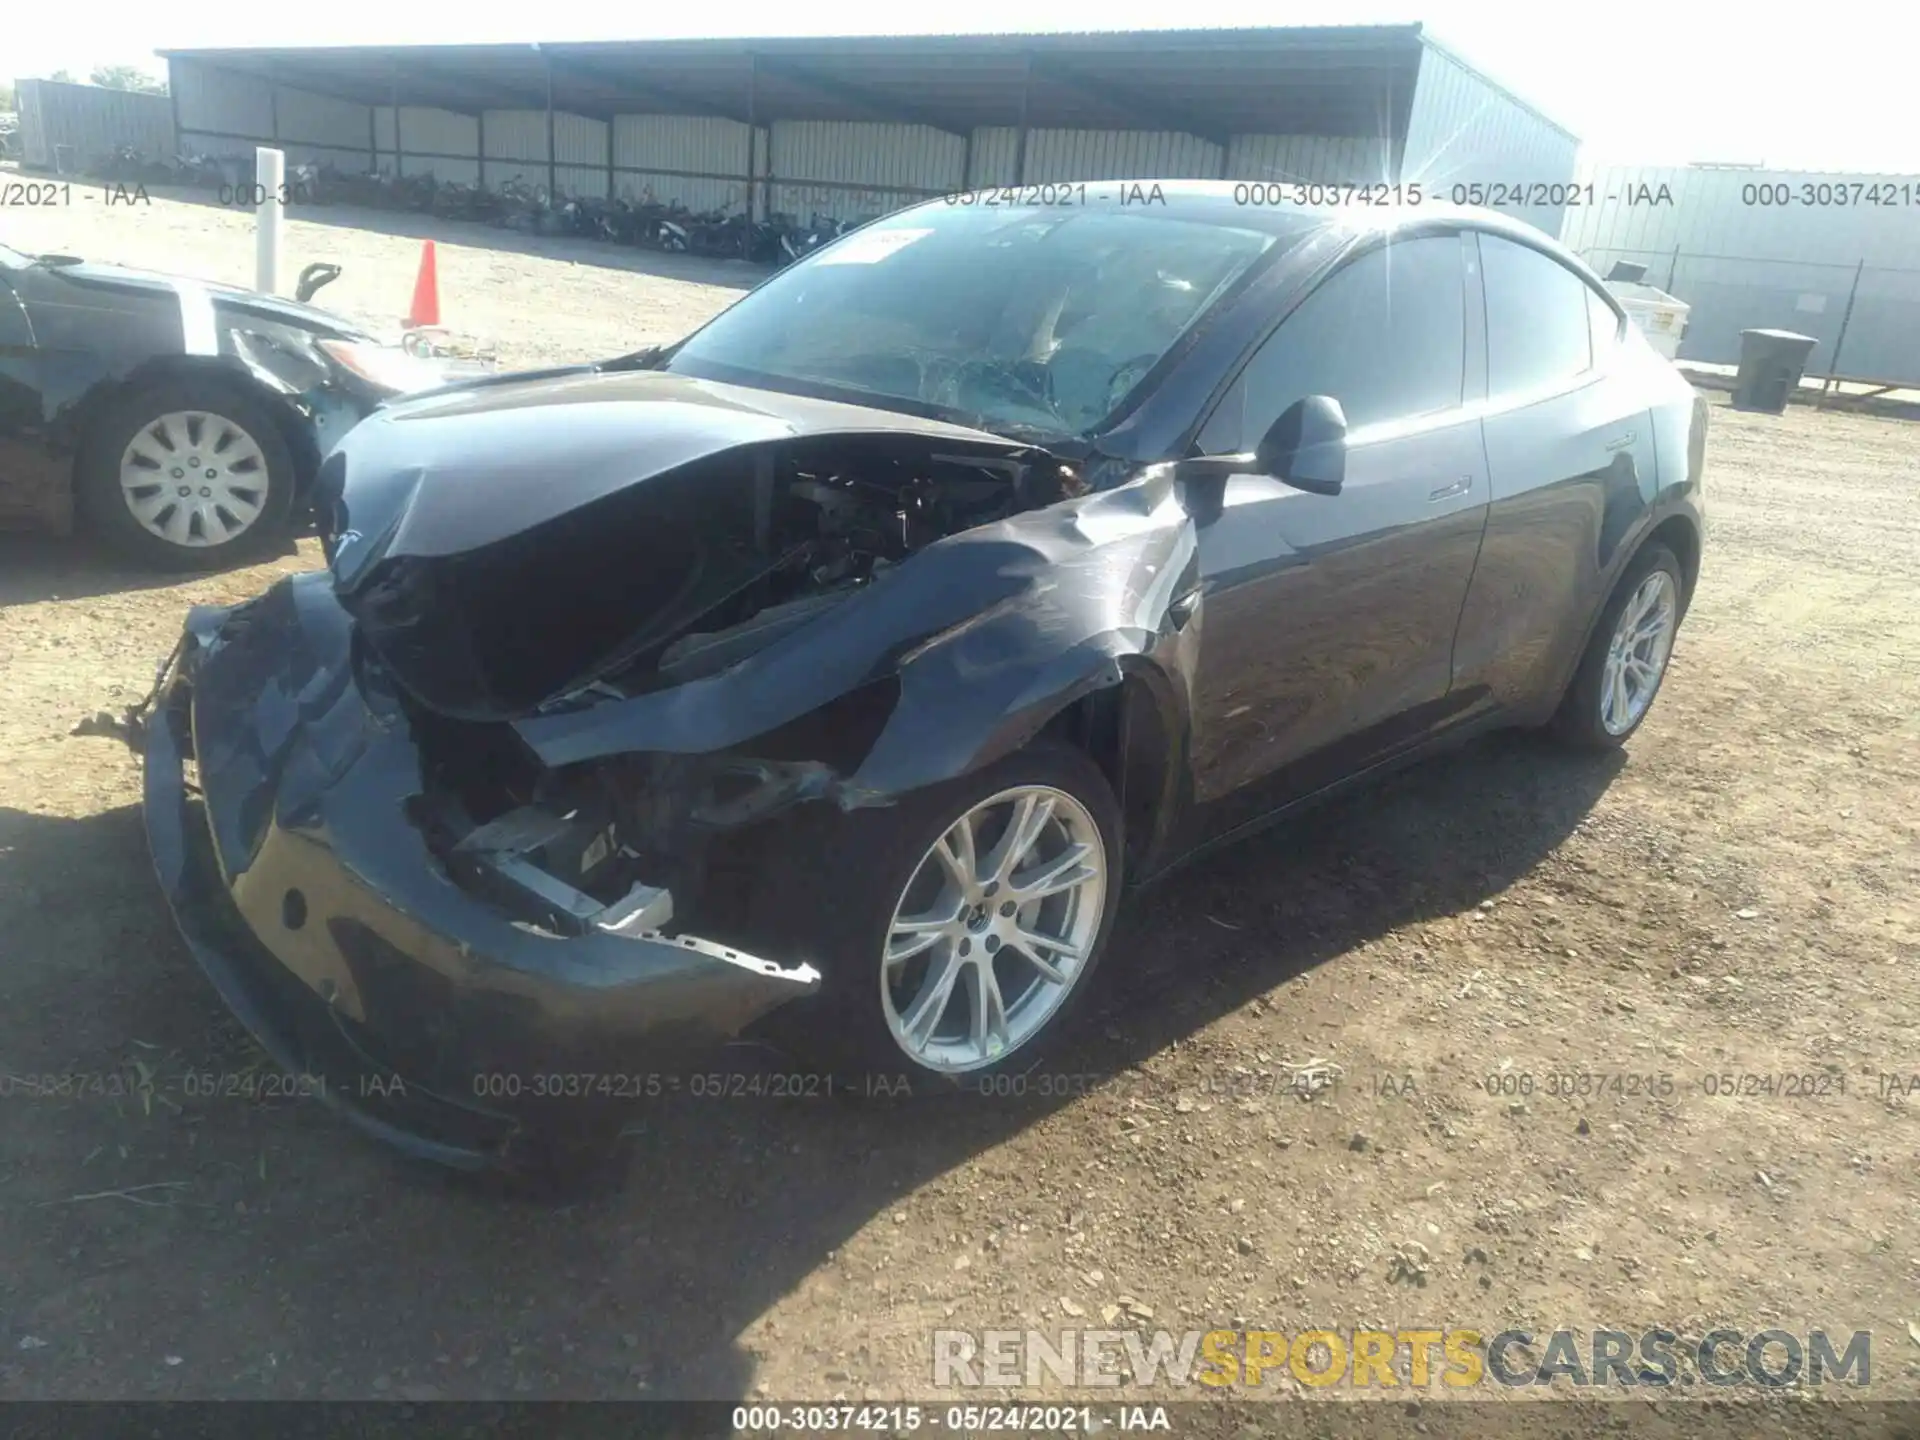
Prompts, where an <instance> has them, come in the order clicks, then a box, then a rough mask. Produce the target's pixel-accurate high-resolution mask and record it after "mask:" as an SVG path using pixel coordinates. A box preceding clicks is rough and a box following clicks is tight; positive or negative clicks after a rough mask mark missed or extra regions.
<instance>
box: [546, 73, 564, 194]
mask: <svg viewBox="0 0 1920 1440" xmlns="http://www.w3.org/2000/svg"><path fill="white" fill-rule="evenodd" d="M541 58H542V59H544V60H545V61H546V62H547V204H549V205H557V204H559V203H560V170H559V167H558V166H557V165H556V164H555V163H554V153H553V149H554V146H553V57H552V56H551V55H545V54H543V55H542V57H541Z"/></svg>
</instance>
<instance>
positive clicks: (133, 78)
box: [54, 65, 167, 95]
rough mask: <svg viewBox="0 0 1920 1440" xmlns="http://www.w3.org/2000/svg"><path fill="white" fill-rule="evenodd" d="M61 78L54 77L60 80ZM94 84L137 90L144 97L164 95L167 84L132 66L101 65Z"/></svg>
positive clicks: (96, 70) (95, 74)
mask: <svg viewBox="0 0 1920 1440" xmlns="http://www.w3.org/2000/svg"><path fill="white" fill-rule="evenodd" d="M59 78H60V76H58V75H56V76H54V79H56V80H58V79H59ZM93 83H94V84H96V85H104V86H105V87H106V88H107V89H109V90H137V91H139V92H140V93H141V94H142V95H164V94H166V93H167V82H166V81H164V80H160V79H156V78H155V77H154V76H152V75H149V74H147V72H146V71H144V70H141V69H138V68H136V67H135V66H132V65H101V66H97V67H96V68H95V69H94V72H93Z"/></svg>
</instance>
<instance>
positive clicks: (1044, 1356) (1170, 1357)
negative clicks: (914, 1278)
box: [933, 1327, 1873, 1394]
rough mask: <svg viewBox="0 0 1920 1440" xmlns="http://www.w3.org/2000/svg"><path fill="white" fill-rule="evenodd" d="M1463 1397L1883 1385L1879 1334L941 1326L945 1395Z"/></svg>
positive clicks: (940, 1379) (936, 1372)
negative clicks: (1294, 1387) (1433, 1393)
mask: <svg viewBox="0 0 1920 1440" xmlns="http://www.w3.org/2000/svg"><path fill="white" fill-rule="evenodd" d="M1287 1381H1292V1382H1294V1383H1296V1384H1298V1385H1302V1386H1306V1387H1308V1388H1309V1389H1327V1388H1330V1387H1334V1386H1345V1387H1347V1388H1350V1389H1382V1390H1394V1389H1409V1390H1427V1389H1430V1388H1433V1387H1436V1386H1439V1387H1444V1388H1446V1389H1451V1390H1466V1389H1473V1388H1476V1387H1485V1386H1489V1385H1497V1386H1505V1387H1508V1388H1516V1389H1517V1388H1520V1387H1523V1386H1526V1387H1532V1386H1566V1387H1570V1388H1574V1389H1581V1390H1587V1389H1608V1388H1613V1387H1616V1386H1624V1387H1628V1388H1638V1387H1640V1386H1651V1387H1655V1388H1664V1387H1689V1386H1694V1387H1697V1386H1703V1385H1704V1386H1709V1387H1715V1388H1726V1387H1730V1386H1759V1387H1765V1388H1769V1389H1778V1388H1781V1387H1785V1386H1800V1387H1807V1386H1815V1385H1835V1384H1843V1385H1848V1386H1852V1387H1854V1388H1861V1387H1864V1386H1867V1385H1870V1384H1871V1383H1872V1381H1873V1336H1872V1333H1871V1332H1870V1331H1866V1330H1855V1331H1852V1332H1851V1333H1847V1334H1844V1335H1843V1334H1839V1333H1837V1332H1836V1333H1834V1334H1829V1333H1828V1332H1827V1331H1825V1330H1810V1331H1808V1332H1806V1333H1805V1334H1804V1335H1797V1334H1795V1333H1793V1332H1792V1331H1788V1330H1772V1329H1770V1330H1761V1331H1757V1332H1754V1333H1752V1334H1748V1333H1746V1332H1743V1331H1740V1330H1733V1329H1719V1330H1709V1331H1707V1332H1706V1333H1705V1334H1704V1335H1696V1336H1682V1335H1680V1334H1678V1333H1676V1332H1675V1331H1672V1330H1666V1329H1660V1328H1653V1329H1643V1330H1591V1331H1585V1332H1582V1331H1576V1330H1554V1331H1550V1332H1540V1333H1537V1334H1536V1333H1534V1332H1532V1331H1526V1330H1500V1331H1495V1332H1493V1333H1492V1334H1488V1333H1487V1332H1485V1331H1482V1330H1473V1329H1467V1328H1464V1327H1454V1328H1447V1329H1434V1330H1363V1329H1352V1330H1292V1331H1287V1330H1188V1331H1183V1332H1178V1333H1175V1332H1171V1331H1167V1330H1155V1331H1152V1332H1148V1331H1144V1330H1088V1329H1063V1330H1056V1331H1043V1330H936V1331H934V1332H933V1383H934V1385H935V1386H936V1387H939V1388H942V1389H948V1388H955V1389H996V1390H1018V1389H1022V1388H1039V1387H1041V1386H1045V1385H1056V1386H1072V1387H1080V1388H1089V1389H1115V1388H1122V1387H1124V1388H1130V1389H1155V1388H1158V1387H1172V1388H1175V1389H1187V1388H1189V1387H1200V1388H1198V1389H1197V1390H1196V1391H1195V1393H1196V1394H1204V1393H1207V1391H1208V1390H1212V1391H1216V1392H1218V1391H1223V1390H1258V1389H1261V1388H1264V1387H1268V1386H1273V1387H1278V1386H1281V1385H1283V1384H1285V1382H1287Z"/></svg>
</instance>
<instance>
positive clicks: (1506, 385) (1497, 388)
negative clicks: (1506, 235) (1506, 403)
mask: <svg viewBox="0 0 1920 1440" xmlns="http://www.w3.org/2000/svg"><path fill="white" fill-rule="evenodd" d="M1480 273H1481V276H1482V278H1483V280H1484V282H1485V284H1486V292H1487V389H1488V392H1489V393H1490V394H1492V395H1496V396H1497V395H1511V394H1514V393H1515V392H1517V391H1522V390H1535V389H1539V388H1541V387H1543V386H1552V385H1555V384H1559V383H1561V382H1564V381H1568V380H1571V379H1573V377H1574V376H1576V375H1578V374H1580V373H1581V372H1582V371H1584V370H1587V369H1589V368H1590V367H1591V366H1592V364H1593V341H1592V335H1591V331H1592V325H1593V321H1592V319H1591V317H1590V315H1589V313H1588V305H1589V303H1590V297H1591V298H1592V299H1597V298H1598V297H1595V296H1593V292H1592V290H1591V289H1590V288H1589V287H1588V285H1587V282H1586V281H1584V280H1582V279H1581V278H1580V277H1579V276H1578V275H1576V274H1574V273H1573V271H1571V270H1569V269H1567V267H1566V266H1564V265H1562V264H1560V263H1559V262H1558V261H1556V260H1552V259H1549V258H1548V257H1547V256H1545V255H1543V254H1541V253H1540V252H1539V251H1538V250H1535V249H1532V248H1531V247H1529V246H1526V245H1519V244H1515V243H1514V242H1513V241H1511V240H1503V239H1501V238H1500V237H1499V236H1497V235H1486V234H1483V235H1481V237H1480ZM1603 308H1604V307H1603Z"/></svg>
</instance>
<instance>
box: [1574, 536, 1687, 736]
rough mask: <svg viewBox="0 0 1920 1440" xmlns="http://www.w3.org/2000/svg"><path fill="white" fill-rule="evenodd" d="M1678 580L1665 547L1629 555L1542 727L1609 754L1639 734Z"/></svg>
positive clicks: (1675, 617)
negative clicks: (1557, 705)
mask: <svg viewBox="0 0 1920 1440" xmlns="http://www.w3.org/2000/svg"><path fill="white" fill-rule="evenodd" d="M1685 583H1686V582H1685V581H1684V579H1683V578H1682V576H1681V572H1680V562H1679V561H1678V560H1677V559H1675V558H1674V554H1673V552H1672V551H1671V550H1669V549H1668V548H1667V547H1666V546H1664V545H1648V546H1647V547H1646V548H1644V549H1643V550H1641V551H1640V553H1639V554H1637V555H1635V556H1634V557H1633V559H1632V560H1631V561H1630V562H1629V563H1628V565H1627V568H1626V570H1625V571H1624V572H1623V573H1622V574H1621V576H1620V580H1619V583H1618V584H1616V585H1615V586H1614V587H1613V594H1612V596H1611V597H1609V599H1608V600H1607V604H1606V608H1605V609H1603V610H1602V611H1601V612H1600V619H1599V622H1598V623H1597V624H1596V625H1595V626H1594V627H1593V635H1592V637H1591V638H1590V639H1589V640H1588V641H1587V649H1586V653H1585V654H1584V655H1582V656H1581V657H1580V668H1579V669H1578V670H1576V671H1574V675H1573V680H1572V682H1571V683H1570V684H1568V686H1567V693H1566V695H1565V696H1564V697H1563V698H1562V700H1561V702H1560V709H1559V710H1558V711H1557V712H1556V713H1555V715H1554V717H1553V719H1552V721H1551V722H1549V725H1548V729H1549V730H1550V731H1551V732H1552V734H1553V735H1554V736H1555V738H1557V739H1559V740H1560V741H1562V742H1563V743H1565V744H1567V745H1570V746H1572V747H1573V748H1575V749H1579V750H1614V749H1618V748H1619V747H1620V746H1621V745H1624V744H1625V743H1626V741H1627V738H1628V737H1629V736H1631V735H1632V734H1633V733H1634V731H1636V730H1638V729H1639V728H1640V725H1641V723H1642V722H1643V721H1644V720H1645V719H1646V718H1647V716H1648V714H1649V713H1651V711H1652V709H1653V702H1654V699H1655V697H1656V696H1658V694H1659V693H1660V685H1661V683H1662V682H1663V681H1664V680H1665V679H1666V675H1667V664H1668V661H1669V660H1670V658H1671V657H1672V654H1673V642H1674V637H1675V635H1676V634H1677V632H1678V631H1679V628H1680V612H1681V605H1682V597H1683V595H1684V594H1685V590H1684V586H1685Z"/></svg>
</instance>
